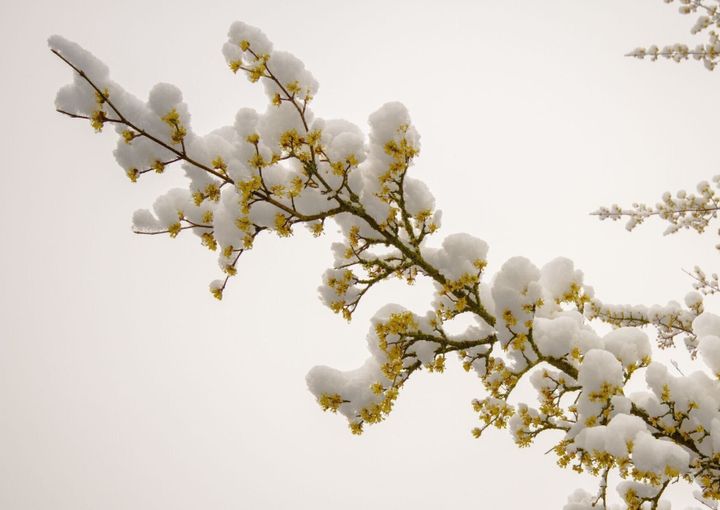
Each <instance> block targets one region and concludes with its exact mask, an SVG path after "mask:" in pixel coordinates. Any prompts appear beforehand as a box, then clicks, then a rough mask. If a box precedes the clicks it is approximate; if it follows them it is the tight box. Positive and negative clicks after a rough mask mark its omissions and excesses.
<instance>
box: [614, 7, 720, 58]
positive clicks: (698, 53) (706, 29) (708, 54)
mask: <svg viewBox="0 0 720 510" xmlns="http://www.w3.org/2000/svg"><path fill="white" fill-rule="evenodd" d="M663 1H664V2H665V3H666V4H670V3H673V2H674V0H663ZM678 3H679V4H680V7H679V8H678V12H680V14H693V15H697V16H698V17H697V18H696V19H695V24H694V25H693V26H692V28H691V29H690V32H691V33H692V34H693V35H695V34H700V33H706V34H707V41H706V42H705V44H697V45H695V47H694V48H690V47H689V46H688V45H686V44H681V43H677V44H672V45H667V46H663V47H662V48H659V47H657V46H656V45H654V44H653V45H652V46H649V47H647V48H645V47H638V48H635V49H634V50H633V51H631V52H630V53H628V55H627V56H629V57H635V58H639V59H644V58H646V57H647V58H649V59H650V60H657V59H658V58H664V59H667V60H673V61H675V62H682V61H683V60H688V59H690V58H691V57H692V58H693V59H695V60H697V61H699V62H702V63H703V65H704V66H705V69H707V70H708V71H712V70H713V69H715V66H717V65H718V63H719V62H720V33H718V29H720V1H719V0H678Z"/></svg>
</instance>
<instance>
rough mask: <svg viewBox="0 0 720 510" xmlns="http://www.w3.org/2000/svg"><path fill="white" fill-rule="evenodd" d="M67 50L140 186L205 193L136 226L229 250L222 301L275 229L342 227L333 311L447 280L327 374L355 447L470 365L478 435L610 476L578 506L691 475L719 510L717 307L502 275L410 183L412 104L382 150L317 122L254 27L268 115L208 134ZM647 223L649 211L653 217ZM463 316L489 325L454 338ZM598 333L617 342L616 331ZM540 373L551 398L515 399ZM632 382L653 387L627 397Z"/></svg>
mask: <svg viewBox="0 0 720 510" xmlns="http://www.w3.org/2000/svg"><path fill="white" fill-rule="evenodd" d="M50 47H51V49H52V51H53V52H54V53H55V54H56V55H57V56H58V57H59V58H60V59H62V60H63V61H64V62H65V63H66V64H67V65H69V66H70V67H71V68H72V70H73V71H74V73H73V82H72V83H71V84H69V85H67V86H65V87H64V88H62V89H61V90H60V91H59V93H58V95H57V100H56V106H57V109H58V111H60V112H61V113H64V114H66V115H68V116H70V117H74V118H81V119H86V120H87V121H89V122H90V124H91V126H92V128H93V129H95V130H96V131H102V130H103V129H105V128H107V127H112V128H114V130H115V132H116V134H117V135H118V143H117V148H116V150H115V157H116V159H117V161H118V163H119V164H120V166H121V167H122V168H123V170H124V171H125V173H126V174H127V175H128V177H129V178H130V180H132V181H133V182H135V181H138V180H140V179H141V178H142V177H143V176H144V175H145V174H147V173H150V172H154V173H163V172H165V171H169V170H171V169H172V167H173V166H179V167H181V168H182V170H183V171H184V173H185V175H186V177H187V186H186V187H184V188H179V189H172V190H169V191H168V192H167V193H165V194H164V195H162V196H160V197H158V198H157V200H156V201H155V203H154V204H153V205H152V209H146V210H141V211H138V212H136V213H135V215H134V217H133V222H134V228H135V230H136V232H138V233H141V234H167V235H169V236H170V237H175V236H177V235H179V234H180V233H181V232H183V231H185V230H189V231H192V232H193V233H194V235H196V236H198V238H199V241H200V243H201V244H202V245H204V246H205V247H207V248H208V249H210V250H213V251H216V252H217V253H218V260H219V265H220V269H221V271H222V272H223V277H222V278H220V279H218V280H216V281H214V282H212V283H211V284H210V290H211V292H212V293H213V295H215V297H217V298H218V299H220V298H222V296H223V292H224V291H225V288H226V286H227V284H228V281H229V279H230V278H231V277H232V276H233V275H234V274H235V273H236V265H237V263H238V260H239V258H240V256H241V254H242V253H243V252H244V251H246V250H249V249H252V247H253V245H254V243H255V242H256V238H258V236H259V235H260V234H261V233H262V232H264V231H267V232H272V233H275V234H276V235H278V236H281V237H289V236H291V235H292V234H293V230H294V229H295V227H296V226H297V225H298V224H301V225H304V226H305V227H306V228H308V229H309V230H310V231H311V232H312V233H313V234H315V235H318V236H319V235H321V234H322V232H323V229H324V227H325V223H326V222H327V221H329V220H333V221H334V222H335V223H336V224H337V225H338V226H339V228H340V231H341V233H342V240H341V241H340V242H337V243H334V244H333V245H332V252H333V254H334V263H333V265H332V267H331V268H328V270H327V271H326V272H325V274H324V275H323V276H322V283H321V286H320V288H319V295H320V299H321V300H322V302H323V303H324V304H325V305H327V306H328V307H329V308H330V309H331V310H333V311H334V312H336V313H340V314H342V315H343V316H344V317H345V318H347V319H348V320H350V319H351V318H352V316H353V313H354V311H355V310H356V308H357V306H359V304H360V302H361V300H362V298H363V296H364V295H365V294H366V293H367V292H368V291H369V290H370V289H371V288H372V287H373V286H374V285H375V284H377V283H380V282H382V281H384V280H387V279H388V278H391V277H397V278H400V279H403V280H405V281H407V282H408V283H412V282H413V281H415V279H417V278H419V277H422V278H428V279H430V280H431V281H432V283H433V285H434V298H433V300H432V304H431V306H430V309H429V310H425V311H422V312H420V313H416V312H414V311H411V310H407V309H406V308H404V307H402V306H400V305H395V304H389V305H387V306H385V307H383V308H381V309H380V310H379V311H378V312H377V313H376V314H375V316H374V318H373V319H372V321H371V324H370V330H369V332H368V335H367V346H368V351H369V357H368V359H367V360H366V361H365V362H364V363H363V364H362V365H360V366H359V368H357V369H355V370H350V371H340V370H336V369H334V368H329V367H315V368H314V369H312V370H311V371H310V372H309V374H308V376H307V383H308V386H309V389H310V391H311V392H312V393H313V395H314V396H315V397H316V399H317V401H318V403H319V404H320V406H321V407H322V408H323V409H324V410H326V411H330V412H335V413H338V414H341V415H342V416H344V418H345V419H346V420H347V421H348V423H349V425H350V428H351V430H352V432H354V433H357V434H359V433H361V432H362V431H363V428H364V427H365V426H366V425H369V424H374V423H378V422H380V421H382V420H384V419H385V418H387V416H388V415H389V414H390V413H391V411H392V408H393V404H394V402H395V401H396V399H397V398H399V394H400V391H401V390H402V388H403V386H404V385H405V384H406V383H407V382H408V381H409V379H410V377H411V376H412V375H413V373H415V372H417V371H421V370H428V371H431V372H443V371H444V370H445V367H446V360H447V357H448V355H453V354H454V355H457V356H458V357H459V359H460V361H461V363H462V366H463V367H464V369H465V370H466V371H468V372H470V373H472V374H474V375H475V376H476V377H478V378H479V380H480V382H481V385H482V388H481V391H482V395H480V396H479V397H478V398H477V399H475V400H474V401H473V402H472V406H473V408H474V410H475V412H477V414H478V418H479V424H478V426H477V427H476V428H474V429H473V431H472V433H473V435H475V436H476V437H480V436H481V435H482V434H483V432H484V431H485V430H486V429H487V428H488V427H491V426H493V427H497V428H509V430H510V432H511V433H512V435H513V437H514V439H515V441H516V442H517V444H518V445H519V446H527V445H529V444H530V443H531V442H532V441H533V440H534V439H535V437H537V436H538V435H539V434H540V433H543V432H546V431H547V432H548V433H549V434H554V436H553V437H555V438H556V444H555V448H554V451H555V453H556V455H557V458H558V463H559V465H560V466H562V467H571V468H572V469H574V470H577V471H580V472H583V471H586V472H589V473H592V474H594V475H596V476H598V477H599V478H600V485H599V490H598V492H597V494H595V495H590V494H587V493H585V492H582V491H578V492H575V493H574V494H572V495H571V497H570V499H569V502H568V504H567V505H566V507H565V508H566V510H580V509H583V510H584V509H589V508H611V507H612V506H611V499H612V496H611V495H610V494H609V493H608V487H609V483H608V480H609V477H610V475H611V473H614V474H613V476H616V477H619V478H620V479H621V482H620V483H619V485H618V487H617V488H618V496H617V497H616V501H617V502H618V504H621V505H622V506H623V507H624V508H668V507H667V505H665V504H663V503H661V500H660V498H661V496H662V494H663V492H664V491H665V489H666V487H667V486H668V485H669V484H670V483H672V482H674V481H676V480H678V479H680V478H682V479H685V480H687V481H688V482H690V483H694V484H696V485H697V486H698V491H699V495H700V496H699V497H701V498H705V500H706V501H708V502H709V501H712V500H719V499H720V387H718V384H719V383H718V375H720V317H718V316H716V315H713V314H710V313H709V312H706V311H705V310H704V308H703V299H702V294H701V293H699V292H693V293H691V294H689V295H688V297H687V298H686V300H685V304H684V305H681V304H678V303H669V304H668V305H666V306H655V307H630V306H614V305H607V304H604V303H602V302H601V301H600V300H599V299H598V298H596V297H595V296H594V292H593V289H592V288H591V287H590V286H588V285H586V284H585V283H584V279H583V274H582V272H581V271H579V270H578V269H576V268H575V267H574V264H573V263H572V261H570V260H567V259H564V258H557V259H554V260H552V261H550V262H548V263H547V264H545V265H543V266H541V267H538V266H536V265H535V264H533V263H532V262H531V261H530V260H528V259H526V258H523V257H514V258H511V259H510V260H508V261H507V262H505V264H504V265H502V267H501V269H500V270H499V271H498V272H497V273H496V274H494V275H492V276H489V275H486V274H485V273H486V267H487V261H488V253H489V252H488V245H487V243H485V242H484V241H483V240H482V239H479V238H477V237H474V236H472V235H469V234H464V233H456V234H451V235H447V236H445V237H444V238H441V239H437V240H435V238H437V237H439V236H438V230H439V228H440V224H441V221H440V220H441V215H440V212H439V211H438V210H436V208H435V200H434V198H433V196H432V194H431V192H430V190H429V189H428V187H427V186H426V185H425V184H424V183H423V182H422V181H420V180H418V179H417V178H415V177H413V176H411V175H410V173H411V172H410V170H411V167H412V165H413V164H414V161H415V159H416V158H417V156H418V155H419V152H420V136H419V134H418V132H417V130H416V129H415V127H414V126H413V124H412V120H411V118H410V116H409V113H408V111H407V109H406V108H405V107H404V106H403V105H401V104H400V103H389V104H386V105H383V106H382V107H380V108H379V109H378V110H377V111H376V112H374V113H373V114H371V115H370V117H369V129H368V133H367V135H366V134H365V132H364V131H363V130H362V129H361V128H360V127H358V126H355V125H353V124H351V123H349V122H347V121H344V120H334V119H322V118H318V117H316V116H315V115H314V114H313V112H312V109H311V104H312V100H313V97H314V96H315V95H316V94H317V92H318V84H317V81H316V80H315V78H314V77H313V76H312V74H311V73H310V72H309V71H308V70H307V69H306V68H305V66H304V64H303V63H302V62H301V61H300V60H299V59H297V58H296V57H295V56H293V55H291V54H290V53H286V52H282V51H277V50H275V49H274V47H273V45H272V43H271V42H270V40H269V39H268V38H267V37H266V36H265V34H263V33H262V32H261V31H260V30H258V29H257V28H254V27H251V26H248V25H246V24H244V23H241V22H237V23H234V24H233V25H232V26H231V28H230V31H229V34H228V41H227V43H226V44H225V46H224V47H223V54H224V55H225V57H226V59H227V63H228V66H229V67H230V69H231V70H232V71H233V72H235V73H241V74H244V75H245V76H246V77H247V78H248V79H249V80H250V81H251V82H260V83H261V84H262V86H263V88H264V90H265V92H266V94H267V98H268V104H267V108H266V109H265V111H262V112H258V111H255V110H252V109H248V108H241V109H240V110H239V111H238V112H237V114H236V115H235V119H234V122H233V123H232V124H231V125H228V126H225V127H221V128H219V129H217V130H215V131H212V132H211V133H209V134H206V135H201V134H198V133H196V132H195V131H194V130H193V129H192V123H191V115H190V113H189V109H188V107H187V105H186V104H185V103H184V102H183V98H182V94H181V93H180V91H179V90H178V89H177V88H176V87H174V86H172V85H168V84H159V85H156V86H155V87H154V88H153V89H152V90H151V92H150V95H149V97H148V99H147V100H146V101H143V100H140V99H138V98H136V97H135V96H133V95H131V94H130V93H128V92H127V91H125V90H124V89H123V88H122V87H121V86H120V85H118V84H117V83H115V82H114V81H112V80H111V79H110V75H109V71H108V68H107V67H106V66H105V65H104V64H102V63H101V62H100V61H99V60H98V59H97V58H95V57H94V56H92V55H91V54H90V53H89V52H87V51H85V50H84V49H82V48H81V47H80V46H78V45H77V44H75V43H72V42H70V41H68V40H66V39H63V38H61V37H59V36H54V37H52V38H50ZM699 191H700V195H697V196H696V195H690V196H689V195H683V196H682V197H680V196H679V197H678V199H677V200H675V199H672V200H670V199H669V200H667V201H665V202H664V204H665V205H664V206H663V207H667V208H668V210H669V211H671V212H668V213H667V216H664V217H667V219H670V220H671V222H673V224H674V225H679V227H683V226H685V227H691V228H696V229H698V228H699V226H702V221H703V219H702V217H700V218H698V217H695V216H692V215H691V218H689V219H686V218H685V216H683V215H682V214H681V212H680V210H679V209H678V207H680V206H682V207H685V206H686V205H687V204H691V205H692V206H693V207H696V206H697V204H698V203H702V204H707V203H713V204H714V203H715V195H714V192H713V191H712V190H711V189H710V187H709V185H707V186H703V187H702V189H700V190H699ZM677 204H680V206H678V205H677ZM636 209H637V208H636ZM664 210H665V209H663V211H664ZM623 214H624V212H623V211H615V212H613V211H608V212H607V214H605V216H608V217H619V216H621V215H623ZM633 214H639V215H640V216H636V217H637V218H643V217H644V216H643V215H645V216H647V214H646V212H645V209H637V212H636V213H633ZM658 214H659V213H658ZM636 223H638V220H636V221H635V224H636ZM703 228H704V227H703ZM698 278H701V273H698ZM702 278H703V279H704V280H703V281H706V282H707V281H709V282H710V283H711V284H712V283H713V282H715V284H716V282H717V278H716V277H714V276H713V277H712V278H714V279H712V278H711V279H708V278H707V277H706V276H704V273H702ZM460 316H465V317H471V318H472V319H473V320H471V321H470V324H471V325H470V326H467V327H465V329H464V330H462V331H461V332H460V333H457V332H455V333H451V332H450V331H457V330H458V329H459V328H457V327H456V326H457V324H455V323H454V321H455V320H456V319H457V318H458V317H460ZM593 320H602V321H605V322H607V323H610V324H612V325H614V326H616V328H615V329H614V330H612V331H611V332H609V333H607V334H604V335H600V334H598V333H597V332H596V330H595V328H594V324H593V322H592V321H593ZM646 325H654V326H656V327H657V328H658V330H659V332H660V340H661V345H663V346H666V347H667V346H670V345H671V344H673V343H674V340H675V337H676V335H678V334H682V335H683V336H684V338H685V340H686V343H687V344H688V346H690V347H691V348H692V349H696V350H697V352H698V353H699V355H700V359H701V360H702V361H703V363H704V365H705V368H704V369H703V368H701V369H699V370H698V371H696V372H693V373H691V374H688V375H687V376H674V375H672V374H671V373H670V372H669V371H668V369H667V368H666V367H665V366H664V365H662V364H659V363H657V362H653V361H652V348H651V342H650V340H649V339H648V336H647V335H646V333H645V332H644V331H642V330H641V329H639V328H640V327H642V326H646ZM523 378H526V379H527V380H528V381H529V383H530V384H531V386H532V387H533V388H534V389H535V390H536V392H537V402H535V403H522V402H520V403H519V402H516V399H515V396H514V395H513V392H514V390H515V389H516V388H517V386H518V384H519V383H520V381H522V380H523ZM633 378H635V379H643V380H644V385H645V388H646V390H645V391H643V392H639V393H638V392H633V393H630V392H627V391H626V389H627V385H628V382H629V381H630V380H631V379H633Z"/></svg>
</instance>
